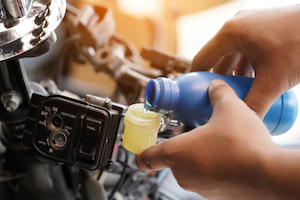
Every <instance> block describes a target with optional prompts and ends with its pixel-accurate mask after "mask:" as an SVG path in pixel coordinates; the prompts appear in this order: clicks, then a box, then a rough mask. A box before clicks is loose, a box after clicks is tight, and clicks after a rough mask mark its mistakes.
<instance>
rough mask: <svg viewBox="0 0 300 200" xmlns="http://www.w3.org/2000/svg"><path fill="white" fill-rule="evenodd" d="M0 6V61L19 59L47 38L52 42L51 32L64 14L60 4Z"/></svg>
mask: <svg viewBox="0 0 300 200" xmlns="http://www.w3.org/2000/svg"><path fill="white" fill-rule="evenodd" d="M31 1H32V3H31ZM2 2H3V3H4V5H5V7H6V9H4V8H3V7H2V8H1V9H0V10H1V13H2V15H1V18H2V19H1V21H0V24H1V26H0V38H1V42H0V61H3V60H7V59H10V58H16V57H17V56H20V55H21V54H24V53H25V52H27V51H29V50H31V49H34V48H35V47H37V46H38V45H39V44H41V43H42V42H43V41H45V40H47V38H49V37H50V36H51V37H52V40H53V39H54V38H53V37H54V36H53V34H54V33H53V31H54V30H55V29H56V28H57V26H58V25H59V24H60V22H61V21H62V19H63V17H64V14H65V10H66V2H65V1H64V0H51V1H49V2H43V1H38V0H25V1H22V0H18V1H10V0H5V1H2ZM53 44H54V42H52V45H53ZM52 45H51V46H52Z"/></svg>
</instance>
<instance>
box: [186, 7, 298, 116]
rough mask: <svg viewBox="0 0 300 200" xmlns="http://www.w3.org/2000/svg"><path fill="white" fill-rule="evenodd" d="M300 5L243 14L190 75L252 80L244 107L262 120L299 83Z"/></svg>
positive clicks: (208, 47) (222, 31)
mask: <svg viewBox="0 0 300 200" xmlns="http://www.w3.org/2000/svg"><path fill="white" fill-rule="evenodd" d="M299 24H300V5H292V6H286V7H278V8H269V9H256V10H245V11H240V12H238V13H237V14H236V16H235V17H233V18H232V19H230V20H228V21H227V22H226V23H225V24H224V26H223V27H222V28H221V29H220V30H219V32H218V33H217V34H216V35H215V36H214V37H213V38H212V39H211V40H210V41H209V42H208V43H207V44H206V45H205V46H204V47H203V48H202V49H201V50H200V51H199V52H198V54H197V55H196V56H195V58H194V59H193V62H192V67H191V71H199V70H209V69H210V68H213V72H216V73H222V74H233V71H235V75H239V76H252V75H253V71H255V80H254V82H253V85H252V88H251V89H250V91H249V93H248V95H247V96H246V98H245V100H244V101H245V103H246V104H247V105H248V106H249V107H250V108H251V109H252V110H254V111H255V112H256V113H257V114H258V115H259V116H260V118H263V117H264V115H265V114H266V113H267V111H268V110H269V108H270V107H271V105H272V104H273V102H274V101H275V100H276V99H277V98H279V96H280V95H282V94H283V93H284V92H285V91H286V90H288V89H290V88H291V87H293V86H295V85H296V84H298V83H299V82H300V25H299Z"/></svg>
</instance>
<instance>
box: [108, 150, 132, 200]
mask: <svg viewBox="0 0 300 200" xmlns="http://www.w3.org/2000/svg"><path fill="white" fill-rule="evenodd" d="M124 152H125V162H123V161H120V160H117V162H119V163H121V164H122V165H123V171H122V174H121V177H120V179H119V180H118V182H117V184H116V185H115V187H114V188H113V189H112V191H111V193H110V194H109V196H108V200H112V199H113V197H114V194H115V193H116V191H118V190H119V189H120V187H121V184H122V183H123V181H124V179H125V176H126V169H127V167H129V165H128V164H127V162H128V153H127V151H126V150H124Z"/></svg>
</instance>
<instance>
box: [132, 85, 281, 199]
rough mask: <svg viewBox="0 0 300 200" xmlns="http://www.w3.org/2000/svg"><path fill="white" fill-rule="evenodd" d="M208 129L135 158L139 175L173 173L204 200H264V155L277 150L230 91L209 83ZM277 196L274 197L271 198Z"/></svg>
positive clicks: (183, 185) (182, 183) (249, 110)
mask: <svg viewBox="0 0 300 200" xmlns="http://www.w3.org/2000/svg"><path fill="white" fill-rule="evenodd" d="M209 97H210V101H211V104H212V106H213V114H212V117H211V118H210V120H209V121H208V123H207V124H205V125H203V126H201V127H198V128H196V129H193V130H192V131H190V132H187V133H184V134H181V135H179V136H176V137H174V138H172V139H169V140H167V141H165V142H163V143H160V144H157V145H154V146H152V147H150V148H148V149H146V150H145V151H143V152H142V153H141V154H140V155H137V157H136V164H137V166H138V167H139V168H140V169H141V170H161V169H164V168H167V167H169V168H171V170H172V172H173V174H174V176H175V178H176V179H177V181H178V183H179V184H180V185H181V186H182V187H183V188H184V189H187V190H191V191H194V192H197V193H199V194H200V195H202V196H203V197H205V198H217V197H220V198H221V199H247V198H249V199H251V198H252V199H254V198H256V199H262V197H264V195H270V193H268V191H267V190H264V188H265V187H266V186H269V185H270V184H265V179H264V178H265V177H266V176H265V169H264V166H265V165H264V162H263V161H262V160H263V158H264V155H265V152H266V151H267V152H272V151H273V150H274V152H275V149H277V148H279V147H278V146H276V145H275V144H274V143H273V141H272V139H271V137H270V133H269V131H268V129H267V128H266V127H265V125H264V124H263V122H262V121H261V119H260V118H259V117H258V116H257V115H256V114H255V112H253V111H252V110H251V109H250V108H249V107H248V106H247V105H246V104H245V103H244V102H243V101H242V100H240V99H239V98H238V97H237V96H236V94H235V92H234V91H233V89H232V88H230V87H229V86H228V85H227V84H226V83H224V82H223V81H221V80H214V81H212V83H211V85H210V87H209ZM274 194H276V192H274V191H272V195H274Z"/></svg>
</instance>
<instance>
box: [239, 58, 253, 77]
mask: <svg viewBox="0 0 300 200" xmlns="http://www.w3.org/2000/svg"><path fill="white" fill-rule="evenodd" d="M235 75H237V76H246V77H253V75H254V74H253V68H252V65H251V62H250V60H249V59H248V58H247V57H246V56H245V55H242V56H241V59H240V61H239V62H238V64H237V65H236V68H235Z"/></svg>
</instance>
